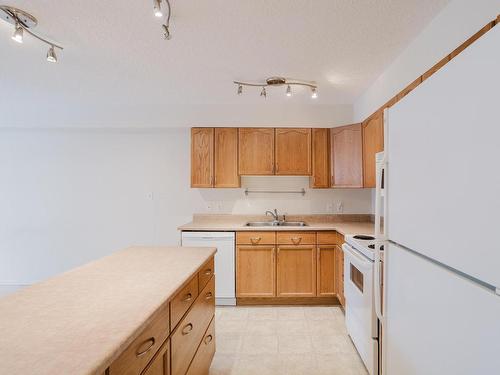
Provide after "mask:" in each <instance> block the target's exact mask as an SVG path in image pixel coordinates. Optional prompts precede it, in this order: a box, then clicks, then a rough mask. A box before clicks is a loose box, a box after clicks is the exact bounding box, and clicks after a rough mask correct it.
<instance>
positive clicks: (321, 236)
mask: <svg viewBox="0 0 500 375" xmlns="http://www.w3.org/2000/svg"><path fill="white" fill-rule="evenodd" d="M337 244H339V236H338V234H337V232H335V231H332V232H318V245H337Z"/></svg>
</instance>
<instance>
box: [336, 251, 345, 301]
mask: <svg viewBox="0 0 500 375" xmlns="http://www.w3.org/2000/svg"><path fill="white" fill-rule="evenodd" d="M335 274H336V277H335V281H336V282H335V291H336V294H337V298H338V299H339V302H340V304H341V305H342V306H345V298H344V252H343V251H342V248H341V247H340V246H339V245H336V246H335Z"/></svg>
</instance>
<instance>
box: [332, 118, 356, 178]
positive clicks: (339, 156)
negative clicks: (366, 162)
mask: <svg viewBox="0 0 500 375" xmlns="http://www.w3.org/2000/svg"><path fill="white" fill-rule="evenodd" d="M330 143H331V173H332V183H331V185H332V187H338V188H362V187H363V135H362V128H361V124H354V125H348V126H341V127H338V128H332V129H330Z"/></svg>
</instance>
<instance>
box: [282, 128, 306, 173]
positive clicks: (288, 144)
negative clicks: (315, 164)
mask: <svg viewBox="0 0 500 375" xmlns="http://www.w3.org/2000/svg"><path fill="white" fill-rule="evenodd" d="M275 159H276V174H277V175H299V176H310V175H311V129H294V128H280V129H276V157H275Z"/></svg>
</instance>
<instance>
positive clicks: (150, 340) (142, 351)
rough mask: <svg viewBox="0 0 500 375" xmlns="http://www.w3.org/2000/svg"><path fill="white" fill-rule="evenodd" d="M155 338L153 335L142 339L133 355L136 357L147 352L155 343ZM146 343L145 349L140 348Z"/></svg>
mask: <svg viewBox="0 0 500 375" xmlns="http://www.w3.org/2000/svg"><path fill="white" fill-rule="evenodd" d="M155 341H156V340H155V338H154V337H150V338H149V339H147V340H146V341H144V342H143V343H142V344H141V345H139V347H138V348H137V351H136V352H135V355H136V356H137V357H140V356H142V355H144V354H146V353H147V352H149V351H150V350H151V348H152V347H153V346H154V345H155ZM146 344H149V345H148V346H147V347H146V348H145V349H142V350H141V348H143V347H144V346H145V345H146Z"/></svg>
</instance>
